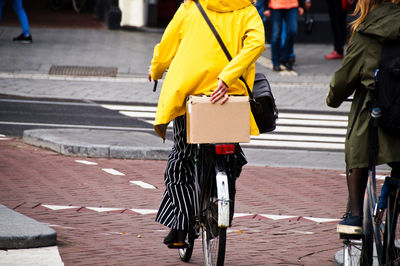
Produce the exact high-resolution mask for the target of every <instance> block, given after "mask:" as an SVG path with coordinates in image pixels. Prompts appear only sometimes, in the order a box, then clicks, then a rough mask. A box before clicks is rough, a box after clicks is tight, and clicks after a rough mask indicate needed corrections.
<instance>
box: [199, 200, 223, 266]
mask: <svg viewBox="0 0 400 266" xmlns="http://www.w3.org/2000/svg"><path fill="white" fill-rule="evenodd" d="M207 205H208V207H207V208H206V209H205V210H204V215H205V218H206V221H205V222H204V224H203V226H202V240H203V254H204V264H205V265H218V266H220V265H224V261H225V249H226V228H220V227H218V203H217V199H216V198H215V197H210V200H209V202H208V204H207Z"/></svg>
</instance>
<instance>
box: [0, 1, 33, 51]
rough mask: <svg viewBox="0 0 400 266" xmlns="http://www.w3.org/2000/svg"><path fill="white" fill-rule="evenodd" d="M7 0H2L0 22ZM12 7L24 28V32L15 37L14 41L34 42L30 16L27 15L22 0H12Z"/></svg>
mask: <svg viewBox="0 0 400 266" xmlns="http://www.w3.org/2000/svg"><path fill="white" fill-rule="evenodd" d="M5 2H6V0H0V22H1V16H2V13H3V6H4V4H5ZM12 7H13V9H14V11H15V13H16V14H17V16H18V19H19V23H20V24H21V28H22V33H21V34H20V35H19V36H17V37H15V38H14V39H13V41H15V42H21V43H32V35H31V32H30V31H29V22H28V16H27V15H26V13H25V10H24V8H23V6H22V0H12Z"/></svg>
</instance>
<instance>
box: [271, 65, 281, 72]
mask: <svg viewBox="0 0 400 266" xmlns="http://www.w3.org/2000/svg"><path fill="white" fill-rule="evenodd" d="M273 70H274V71H282V69H281V67H280V66H279V65H275V66H274V67H273Z"/></svg>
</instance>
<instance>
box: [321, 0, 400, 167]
mask: <svg viewBox="0 0 400 266" xmlns="http://www.w3.org/2000/svg"><path fill="white" fill-rule="evenodd" d="M397 38H400V7H399V6H396V5H394V4H391V3H383V4H381V5H379V6H378V7H376V8H375V9H373V10H372V11H371V12H370V13H369V14H368V16H367V17H366V19H365V21H364V22H363V23H362V24H361V25H360V26H359V27H358V28H357V30H356V32H355V34H354V35H353V38H352V40H351V42H350V44H349V46H348V48H347V51H346V56H345V57H344V60H343V65H342V67H341V68H340V69H339V70H338V71H336V72H335V74H334V76H333V78H332V81H331V83H330V91H329V94H328V96H327V98H326V103H327V105H328V106H330V107H335V108H336V107H339V106H340V105H341V104H342V103H343V101H344V100H346V99H347V98H348V97H349V96H350V95H352V94H353V93H354V100H353V103H352V105H351V109H350V113H349V123H348V126H347V136H346V142H345V160H346V165H347V168H348V169H353V168H363V167H367V166H368V158H369V149H370V145H369V127H370V126H369V123H370V108H367V106H369V104H368V102H369V101H371V98H372V92H373V91H374V89H375V87H374V74H375V70H376V69H377V68H378V63H379V60H380V58H381V53H382V47H383V43H384V42H385V41H387V40H394V39H397ZM365 89H366V90H367V94H366V97H365V100H364V101H362V95H363V91H365ZM360 104H362V108H361V111H360V113H359V115H358V117H357V118H356V122H355V124H354V127H353V129H352V132H351V134H350V136H349V132H350V127H351V126H352V124H353V121H354V119H355V114H356V110H357V108H358V106H359V105H360ZM378 142H379V152H378V157H377V163H378V164H383V163H389V162H400V136H399V135H395V134H389V133H386V132H383V131H381V130H380V129H379V130H378Z"/></svg>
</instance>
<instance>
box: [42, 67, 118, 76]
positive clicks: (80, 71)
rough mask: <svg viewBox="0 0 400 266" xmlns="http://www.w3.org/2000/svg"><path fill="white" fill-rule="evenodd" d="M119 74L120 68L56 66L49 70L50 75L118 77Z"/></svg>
mask: <svg viewBox="0 0 400 266" xmlns="http://www.w3.org/2000/svg"><path fill="white" fill-rule="evenodd" d="M117 72H118V68H116V67H90V66H54V65H52V66H51V68H50V70H49V75H64V76H96V77H116V76H117Z"/></svg>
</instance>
